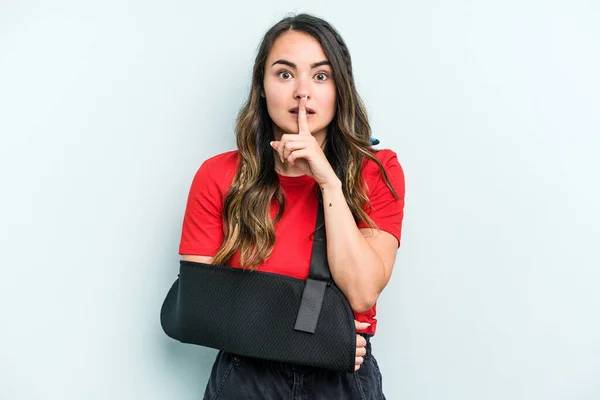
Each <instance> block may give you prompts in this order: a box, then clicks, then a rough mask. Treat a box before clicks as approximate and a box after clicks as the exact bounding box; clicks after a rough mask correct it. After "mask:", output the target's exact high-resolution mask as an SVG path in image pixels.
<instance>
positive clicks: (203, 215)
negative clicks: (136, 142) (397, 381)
mask: <svg viewBox="0 0 600 400" xmlns="http://www.w3.org/2000/svg"><path fill="white" fill-rule="evenodd" d="M370 135H371V132H370V127H369V123H368V120H367V115H366V112H365V108H364V106H363V104H362V102H361V100H360V97H359V96H358V93H357V91H356V87H355V84H354V78H353V75H352V63H351V59H350V54H349V52H348V49H347V47H346V45H345V43H344V41H343V40H342V38H341V37H340V35H339V34H338V33H337V32H336V30H335V29H334V28H333V27H332V26H331V25H330V24H328V23H327V22H326V21H323V20H322V19H319V18H316V17H314V16H310V15H306V14H301V15H297V16H295V17H289V18H285V19H283V20H282V21H280V22H279V23H277V24H276V25H274V26H273V27H272V28H271V29H270V30H269V31H268V32H267V33H266V35H265V37H264V38H263V40H262V43H261V45H260V48H259V51H258V55H257V57H256V60H255V64H254V71H253V75H252V87H251V90H250V95H249V98H248V100H247V102H246V104H245V105H244V107H243V108H242V110H241V111H240V113H239V116H238V120H237V126H236V137H237V147H238V149H237V150H236V151H231V152H226V153H223V154H219V155H217V156H214V157H212V158H210V159H208V160H206V161H205V162H204V163H203V164H202V166H201V167H200V169H199V170H198V172H197V174H196V176H195V178H194V180H193V183H192V186H191V189H190V194H189V198H188V203H187V208H186V212H185V217H184V222H183V233H182V238H181V244H180V248H179V253H180V254H181V255H182V257H183V259H184V260H188V261H195V262H202V263H209V264H210V263H212V264H221V265H229V266H231V267H237V268H250V269H256V270H260V271H266V272H271V273H278V274H285V275H289V276H292V277H296V278H299V279H306V278H307V276H308V274H309V269H310V259H311V250H312V239H311V234H312V233H313V232H314V230H315V220H316V213H317V207H321V206H322V207H324V213H325V227H326V237H327V257H328V262H329V268H330V270H331V275H332V277H333V279H334V281H335V282H336V284H337V285H338V287H339V288H340V289H341V290H342V291H343V292H344V294H345V295H346V297H347V299H348V301H349V303H350V306H351V307H352V309H353V311H354V314H355V319H356V328H357V348H356V370H355V372H354V373H353V374H352V373H342V372H335V371H329V370H323V369H317V368H311V367H305V366H299V365H290V364H284V363H277V362H272V361H266V360H258V359H249V358H244V357H239V356H236V355H233V354H228V353H226V352H223V351H221V352H219V354H218V355H217V359H216V361H215V364H214V366H213V369H212V374H211V376H210V378H209V381H208V384H207V387H206V392H205V395H204V398H205V399H236V400H238V399H267V400H268V399H304V398H310V399H384V398H385V397H384V395H383V393H382V389H381V374H380V372H379V368H378V366H377V362H376V360H375V358H374V357H373V354H372V353H371V344H370V338H371V337H372V336H373V334H374V333H375V328H376V320H375V303H376V301H377V298H378V296H379V294H380V293H381V291H382V290H383V288H384V287H385V286H386V284H387V282H388V280H389V278H390V275H391V272H392V267H393V265H394V260H395V257H396V252H397V249H398V247H399V243H400V232H401V227H402V217H403V206H404V175H403V172H402V168H401V166H400V164H399V163H398V160H397V158H396V154H395V153H394V152H392V151H391V150H380V151H375V150H373V149H372V148H371V143H370ZM319 191H320V192H321V197H322V203H320V202H319V200H318V199H319ZM290 260H293V262H290Z"/></svg>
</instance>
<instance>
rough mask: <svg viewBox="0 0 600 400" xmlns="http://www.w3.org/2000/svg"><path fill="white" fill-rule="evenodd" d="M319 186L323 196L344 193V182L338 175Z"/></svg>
mask: <svg viewBox="0 0 600 400" xmlns="http://www.w3.org/2000/svg"><path fill="white" fill-rule="evenodd" d="M319 186H320V187H321V191H322V192H323V194H325V192H335V191H342V181H340V178H338V177H337V176H336V175H334V176H333V177H331V178H330V179H328V180H327V181H326V182H325V183H320V184H319Z"/></svg>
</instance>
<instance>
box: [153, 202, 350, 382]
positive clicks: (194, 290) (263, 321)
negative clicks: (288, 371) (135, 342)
mask: <svg viewBox="0 0 600 400" xmlns="http://www.w3.org/2000/svg"><path fill="white" fill-rule="evenodd" d="M319 199H321V196H320V193H319ZM160 320H161V325H162V328H163V330H164V331H165V333H166V334H167V335H168V336H170V337H172V338H173V339H176V340H179V341H181V342H183V343H191V344H197V345H201V346H207V347H212V348H215V349H219V350H224V351H227V352H229V353H233V354H237V355H241V356H246V357H254V358H260V359H265V360H273V361H280V362H287V363H292V364H300V365H307V366H313V367H319V368H325V369H331V370H337V371H343V372H354V366H355V354H356V328H355V325H354V314H353V312H352V309H351V308H350V305H349V303H348V301H347V299H346V297H345V296H344V294H343V293H342V292H341V291H340V289H338V287H337V286H336V285H335V282H333V280H332V279H331V273H330V271H329V265H328V262H327V247H326V235H325V220H324V211H323V205H322V202H321V201H319V204H318V210H317V223H316V231H315V234H314V239H313V248H312V256H311V262H310V274H309V277H308V279H307V280H301V279H296V278H292V277H288V276H284V275H279V274H273V273H267V272H261V271H248V270H244V269H241V268H233V267H229V266H223V265H211V264H204V263H196V262H190V261H183V260H182V261H180V270H179V276H178V278H177V279H176V280H175V283H173V286H172V287H171V289H170V290H169V292H168V294H167V296H166V298H165V300H164V303H163V305H162V308H161V313H160Z"/></svg>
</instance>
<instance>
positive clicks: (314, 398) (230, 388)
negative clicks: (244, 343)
mask: <svg viewBox="0 0 600 400" xmlns="http://www.w3.org/2000/svg"><path fill="white" fill-rule="evenodd" d="M364 336H365V338H366V339H367V355H366V356H365V357H364V362H363V363H362V365H361V367H360V369H359V370H358V371H355V372H354V373H345V372H337V371H330V370H325V369H320V368H312V367H305V366H299V365H293V364H286V363H280V362H274V361H266V360H260V359H254V358H247V357H239V356H236V355H233V354H230V353H226V352H223V351H220V352H219V354H217V359H216V360H215V363H214V365H213V368H212V373H211V375H210V378H209V380H208V384H207V385H206V391H205V393H204V400H243V399H247V400H308V399H310V400H321V399H322V400H332V399H334V400H342V399H343V400H354V399H356V400H385V396H384V395H383V392H382V389H381V373H380V372H379V367H378V366H377V361H376V360H375V358H374V357H373V355H372V354H371V342H370V338H369V337H368V336H367V335H364Z"/></svg>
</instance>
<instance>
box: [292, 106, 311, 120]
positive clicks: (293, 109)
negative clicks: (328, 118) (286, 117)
mask: <svg viewBox="0 0 600 400" xmlns="http://www.w3.org/2000/svg"><path fill="white" fill-rule="evenodd" d="M290 114H292V116H293V117H294V118H298V107H294V108H292V109H290ZM315 114H316V113H315V111H314V110H313V109H312V108H309V107H306V118H310V117H312V116H313V115H315Z"/></svg>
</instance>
